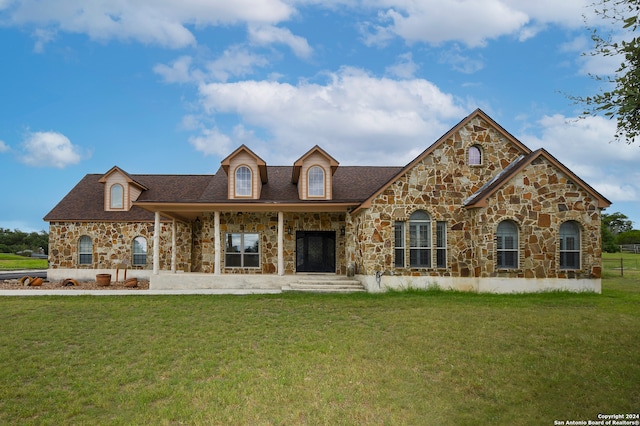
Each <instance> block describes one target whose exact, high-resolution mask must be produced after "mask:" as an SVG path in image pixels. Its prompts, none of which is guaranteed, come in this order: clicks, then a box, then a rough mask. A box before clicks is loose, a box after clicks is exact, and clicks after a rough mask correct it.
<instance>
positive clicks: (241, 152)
mask: <svg viewBox="0 0 640 426" xmlns="http://www.w3.org/2000/svg"><path fill="white" fill-rule="evenodd" d="M221 164H222V168H223V169H224V172H225V173H226V174H227V176H228V179H227V198H228V199H230V200H233V199H243V200H247V199H251V200H259V199H260V195H261V194H262V187H263V186H264V185H266V184H267V183H268V182H269V179H268V177H267V163H265V162H264V160H263V159H262V158H260V157H258V156H257V155H256V154H255V153H254V152H253V151H251V150H250V149H249V148H247V147H246V146H244V145H241V146H240V148H238V149H236V150H235V151H233V152H232V153H231V155H229V156H228V157H227V158H225V159H224V160H222V162H221Z"/></svg>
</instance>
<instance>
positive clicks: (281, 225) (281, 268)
mask: <svg viewBox="0 0 640 426" xmlns="http://www.w3.org/2000/svg"><path fill="white" fill-rule="evenodd" d="M278 275H280V276H282V275H284V213H283V212H278Z"/></svg>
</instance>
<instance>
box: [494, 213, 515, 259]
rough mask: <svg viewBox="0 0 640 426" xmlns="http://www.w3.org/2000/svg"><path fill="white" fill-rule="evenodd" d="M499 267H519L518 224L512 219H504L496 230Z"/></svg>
mask: <svg viewBox="0 0 640 426" xmlns="http://www.w3.org/2000/svg"><path fill="white" fill-rule="evenodd" d="M496 247H497V266H498V269H515V268H517V267H518V226H517V225H516V224H515V223H514V222H513V221H511V220H504V221H502V222H500V224H499V225H498V230H497V232H496Z"/></svg>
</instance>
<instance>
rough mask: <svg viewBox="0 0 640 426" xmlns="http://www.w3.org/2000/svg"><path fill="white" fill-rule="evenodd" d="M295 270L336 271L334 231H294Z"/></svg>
mask: <svg viewBox="0 0 640 426" xmlns="http://www.w3.org/2000/svg"><path fill="white" fill-rule="evenodd" d="M296 272H332V273H333V272H336V233H335V232H334V231H297V232H296Z"/></svg>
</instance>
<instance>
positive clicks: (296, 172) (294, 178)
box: [291, 145, 340, 183]
mask: <svg viewBox="0 0 640 426" xmlns="http://www.w3.org/2000/svg"><path fill="white" fill-rule="evenodd" d="M315 153H318V154H320V155H322V156H323V157H324V158H326V159H327V161H329V165H330V166H331V174H332V175H333V174H335V172H336V169H337V168H338V165H339V164H340V163H338V161H336V159H335V158H333V157H332V156H330V155H329V154H327V152H326V151H325V150H324V149H322V148H320V147H319V146H318V145H316V146H314V147H313V148H311V149H310V150H309V151H307V152H306V153H305V154H304V155H303V156H302V157H300V158H298V159H297V160H296V161H295V163H293V173H292V174H291V182H293V183H298V180H299V179H300V170H301V169H302V165H303V164H304V162H305V160H306V159H307V158H309V157H310V156H311V155H312V154H315Z"/></svg>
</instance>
